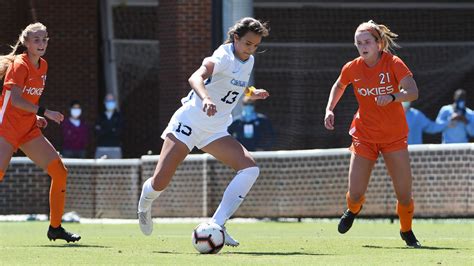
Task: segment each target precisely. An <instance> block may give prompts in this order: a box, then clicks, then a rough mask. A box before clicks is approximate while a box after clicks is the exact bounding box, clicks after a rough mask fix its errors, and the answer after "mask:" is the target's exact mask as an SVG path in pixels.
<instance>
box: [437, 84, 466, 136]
mask: <svg viewBox="0 0 474 266" xmlns="http://www.w3.org/2000/svg"><path fill="white" fill-rule="evenodd" d="M466 96H467V93H466V91H465V90H463V89H458V90H456V91H455V92H454V97H453V98H454V102H453V103H452V104H448V105H445V106H443V107H441V109H440V110H439V113H438V117H437V118H436V122H438V123H446V122H449V123H448V126H447V127H446V128H445V129H444V130H443V133H442V140H441V142H442V143H466V142H469V137H473V136H474V112H473V111H472V110H471V109H469V108H467V107H466Z"/></svg>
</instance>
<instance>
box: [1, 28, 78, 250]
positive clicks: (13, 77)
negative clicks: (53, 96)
mask: <svg viewBox="0 0 474 266" xmlns="http://www.w3.org/2000/svg"><path fill="white" fill-rule="evenodd" d="M20 44H21V45H22V46H24V47H25V48H26V51H25V52H24V53H22V54H18V55H17V54H15V53H16V51H17V49H18V47H19V46H20ZM47 46H48V32H47V31H46V27H45V26H44V25H43V24H41V23H34V24H30V25H28V26H27V27H26V28H25V29H24V30H23V31H22V32H21V34H20V36H19V37H18V41H17V43H16V45H15V46H13V47H12V48H13V51H12V52H11V53H10V54H8V55H4V56H0V78H4V82H3V90H2V95H1V97H0V181H2V180H3V176H4V174H5V171H6V169H7V167H8V164H9V162H10V159H11V157H12V155H13V153H14V152H16V150H17V149H18V148H20V149H21V150H22V151H23V152H24V153H25V154H26V155H27V156H28V157H29V158H30V159H31V160H32V161H33V162H35V164H36V165H38V166H39V167H41V168H43V169H44V170H45V171H46V172H47V173H48V175H49V176H51V189H50V192H49V203H50V226H49V229H48V233H47V236H48V238H49V239H50V240H56V239H64V240H66V241H67V242H71V241H72V242H75V241H78V240H79V239H81V237H80V236H78V235H76V234H72V233H70V232H67V231H66V230H64V228H63V227H62V226H61V218H62V215H63V212H64V203H65V196H66V177H67V169H66V167H65V166H64V164H63V163H62V161H61V158H59V156H58V153H57V151H56V149H55V148H54V147H53V146H52V145H51V143H50V142H49V141H48V140H47V139H46V138H45V137H44V136H43V134H42V133H41V130H40V128H44V127H46V126H47V125H48V122H47V120H46V119H45V118H48V119H50V120H52V121H54V122H56V123H58V124H59V123H61V121H63V119H64V116H63V115H62V114H61V113H59V112H56V111H52V110H49V109H46V108H44V107H42V106H39V105H38V104H39V99H40V97H41V95H42V94H43V91H44V85H45V82H46V72H47V69H48V64H47V63H46V61H45V60H44V59H43V58H41V56H43V55H44V53H45V52H46V47H47Z"/></svg>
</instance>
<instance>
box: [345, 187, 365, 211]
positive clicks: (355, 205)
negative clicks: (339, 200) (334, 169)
mask: <svg viewBox="0 0 474 266" xmlns="http://www.w3.org/2000/svg"><path fill="white" fill-rule="evenodd" d="M346 201H347V208H348V209H349V210H350V211H351V212H352V213H358V212H359V211H360V208H362V204H364V202H365V196H362V197H360V199H359V200H358V201H356V202H354V201H352V200H351V198H350V197H349V191H347V193H346Z"/></svg>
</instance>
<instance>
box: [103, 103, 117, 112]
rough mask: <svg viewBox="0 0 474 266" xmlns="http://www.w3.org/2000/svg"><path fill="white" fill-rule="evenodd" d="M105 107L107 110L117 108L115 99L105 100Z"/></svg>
mask: <svg viewBox="0 0 474 266" xmlns="http://www.w3.org/2000/svg"><path fill="white" fill-rule="evenodd" d="M105 109H107V111H113V110H115V101H106V102H105Z"/></svg>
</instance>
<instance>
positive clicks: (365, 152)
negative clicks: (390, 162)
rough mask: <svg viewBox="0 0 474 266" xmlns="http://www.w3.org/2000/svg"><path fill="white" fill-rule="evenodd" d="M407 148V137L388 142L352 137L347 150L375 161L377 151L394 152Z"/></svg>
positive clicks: (377, 155) (377, 154)
mask: <svg viewBox="0 0 474 266" xmlns="http://www.w3.org/2000/svg"><path fill="white" fill-rule="evenodd" d="M407 148H408V144H407V137H404V138H402V139H400V140H397V141H394V142H390V143H371V142H367V141H364V140H360V139H358V138H354V137H352V145H351V146H350V147H349V150H351V151H352V152H353V153H355V154H357V155H360V156H362V157H364V158H366V159H369V160H372V161H375V160H377V158H378V157H379V153H388V152H394V151H399V150H403V149H407Z"/></svg>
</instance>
